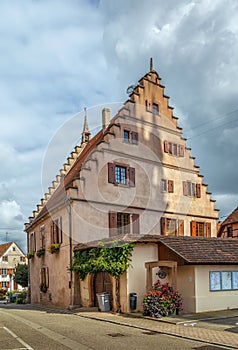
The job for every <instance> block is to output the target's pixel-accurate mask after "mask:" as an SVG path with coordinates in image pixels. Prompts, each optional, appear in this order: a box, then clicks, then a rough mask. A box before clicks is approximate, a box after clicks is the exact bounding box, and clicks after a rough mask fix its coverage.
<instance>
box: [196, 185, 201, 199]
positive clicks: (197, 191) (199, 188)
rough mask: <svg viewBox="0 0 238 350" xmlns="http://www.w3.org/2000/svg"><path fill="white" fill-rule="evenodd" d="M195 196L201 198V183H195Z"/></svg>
mask: <svg viewBox="0 0 238 350" xmlns="http://www.w3.org/2000/svg"><path fill="white" fill-rule="evenodd" d="M196 197H197V198H201V185H200V184H196Z"/></svg>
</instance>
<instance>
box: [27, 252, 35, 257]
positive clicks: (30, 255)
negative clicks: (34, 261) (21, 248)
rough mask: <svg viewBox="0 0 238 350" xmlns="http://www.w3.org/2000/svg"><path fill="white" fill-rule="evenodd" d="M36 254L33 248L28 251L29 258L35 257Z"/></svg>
mask: <svg viewBox="0 0 238 350" xmlns="http://www.w3.org/2000/svg"><path fill="white" fill-rule="evenodd" d="M34 255H35V253H34V252H33V251H32V250H30V251H29V252H28V253H27V259H31V258H34Z"/></svg>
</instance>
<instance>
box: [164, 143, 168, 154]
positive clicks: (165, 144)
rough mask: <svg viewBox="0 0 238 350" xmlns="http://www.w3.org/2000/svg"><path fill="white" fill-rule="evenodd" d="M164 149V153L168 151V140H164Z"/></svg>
mask: <svg viewBox="0 0 238 350" xmlns="http://www.w3.org/2000/svg"><path fill="white" fill-rule="evenodd" d="M164 151H165V153H169V143H168V141H164Z"/></svg>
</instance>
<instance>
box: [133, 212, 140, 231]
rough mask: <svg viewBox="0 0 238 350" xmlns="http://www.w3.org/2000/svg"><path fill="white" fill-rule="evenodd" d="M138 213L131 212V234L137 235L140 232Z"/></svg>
mask: <svg viewBox="0 0 238 350" xmlns="http://www.w3.org/2000/svg"><path fill="white" fill-rule="evenodd" d="M139 218H140V215H139V214H132V228H133V234H134V235H139V233H140V219H139Z"/></svg>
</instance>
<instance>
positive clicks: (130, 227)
mask: <svg viewBox="0 0 238 350" xmlns="http://www.w3.org/2000/svg"><path fill="white" fill-rule="evenodd" d="M139 219H140V216H139V214H135V213H133V214H130V213H122V212H119V213H116V212H109V236H110V237H112V236H116V235H120V234H139V233H140V220H139Z"/></svg>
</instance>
